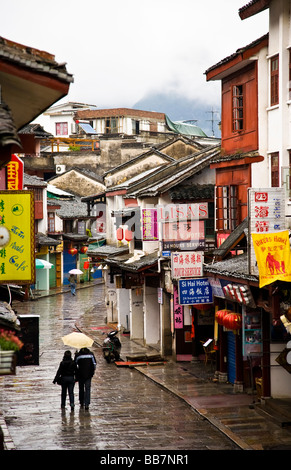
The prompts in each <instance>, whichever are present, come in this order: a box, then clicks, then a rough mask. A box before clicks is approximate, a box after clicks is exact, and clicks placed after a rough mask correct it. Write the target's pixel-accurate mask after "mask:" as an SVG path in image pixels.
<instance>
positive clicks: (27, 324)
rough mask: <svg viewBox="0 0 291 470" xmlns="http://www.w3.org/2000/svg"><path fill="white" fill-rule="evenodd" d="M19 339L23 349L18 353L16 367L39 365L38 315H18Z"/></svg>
mask: <svg viewBox="0 0 291 470" xmlns="http://www.w3.org/2000/svg"><path fill="white" fill-rule="evenodd" d="M18 319H19V322H20V329H21V331H20V334H19V338H20V340H21V341H22V342H23V347H22V348H21V349H20V351H19V352H18V355H17V356H18V357H17V365H19V366H32V365H37V366H38V365H39V315H18Z"/></svg>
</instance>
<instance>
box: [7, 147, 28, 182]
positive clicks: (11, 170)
mask: <svg viewBox="0 0 291 470" xmlns="http://www.w3.org/2000/svg"><path fill="white" fill-rule="evenodd" d="M6 172H7V173H6V181H7V189H9V190H22V189H23V174H24V163H23V161H22V160H21V159H20V158H19V157H17V155H12V156H11V160H10V162H9V163H8V164H7V165H6Z"/></svg>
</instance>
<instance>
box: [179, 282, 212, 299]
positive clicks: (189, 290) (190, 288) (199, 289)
mask: <svg viewBox="0 0 291 470" xmlns="http://www.w3.org/2000/svg"><path fill="white" fill-rule="evenodd" d="M178 288H179V304H180V305H196V304H209V303H212V302H213V298H212V288H211V285H210V283H209V281H208V279H207V278H199V279H179V280H178Z"/></svg>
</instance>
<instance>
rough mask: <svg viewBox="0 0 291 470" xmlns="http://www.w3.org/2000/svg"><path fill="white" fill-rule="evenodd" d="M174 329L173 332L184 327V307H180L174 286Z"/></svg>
mask: <svg viewBox="0 0 291 470" xmlns="http://www.w3.org/2000/svg"><path fill="white" fill-rule="evenodd" d="M173 294H174V295H173V297H174V328H175V330H177V329H180V328H183V325H184V321H183V320H184V307H183V306H182V305H180V302H179V294H178V289H177V286H174V290H173Z"/></svg>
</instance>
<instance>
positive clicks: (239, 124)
mask: <svg viewBox="0 0 291 470" xmlns="http://www.w3.org/2000/svg"><path fill="white" fill-rule="evenodd" d="M243 129H244V97H243V85H234V86H233V87H232V131H233V132H240V131H242V130H243Z"/></svg>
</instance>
